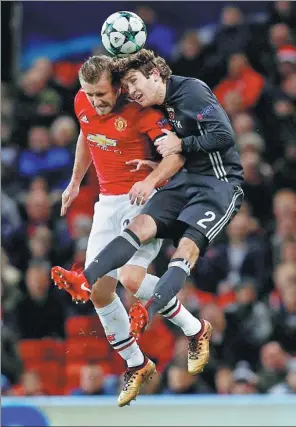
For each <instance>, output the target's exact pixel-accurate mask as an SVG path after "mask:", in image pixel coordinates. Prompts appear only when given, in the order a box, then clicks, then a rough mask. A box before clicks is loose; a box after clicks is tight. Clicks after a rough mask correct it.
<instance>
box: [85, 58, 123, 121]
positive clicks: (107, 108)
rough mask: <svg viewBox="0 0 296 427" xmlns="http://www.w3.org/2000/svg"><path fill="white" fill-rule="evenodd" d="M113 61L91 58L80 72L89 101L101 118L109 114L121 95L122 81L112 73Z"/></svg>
mask: <svg viewBox="0 0 296 427" xmlns="http://www.w3.org/2000/svg"><path fill="white" fill-rule="evenodd" d="M111 67H112V59H111V58H109V57H108V56H105V55H96V56H91V57H90V58H89V59H88V60H87V61H85V62H84V64H83V65H82V66H81V68H80V70H79V80H80V84H81V87H82V89H83V90H84V92H85V94H86V96H87V98H88V100H89V101H90V102H91V104H92V105H93V106H94V108H95V109H96V111H97V113H98V114H100V115H101V116H105V115H106V114H109V113H110V112H111V111H112V110H113V108H114V106H115V104H116V102H117V99H118V97H119V95H120V93H121V89H120V81H119V80H116V75H115V74H112V72H111Z"/></svg>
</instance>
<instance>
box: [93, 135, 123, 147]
mask: <svg viewBox="0 0 296 427" xmlns="http://www.w3.org/2000/svg"><path fill="white" fill-rule="evenodd" d="M87 139H88V141H90V142H92V143H94V144H95V145H96V146H97V147H116V145H117V140H116V139H110V138H107V136H106V135H100V134H93V133H89V134H88V135H87ZM92 145H93V144H92Z"/></svg>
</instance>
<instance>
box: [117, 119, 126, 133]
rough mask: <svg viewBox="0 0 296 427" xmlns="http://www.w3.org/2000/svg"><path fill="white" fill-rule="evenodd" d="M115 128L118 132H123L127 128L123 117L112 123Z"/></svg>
mask: <svg viewBox="0 0 296 427" xmlns="http://www.w3.org/2000/svg"><path fill="white" fill-rule="evenodd" d="M114 124H115V128H116V130H118V132H123V131H124V130H125V129H126V128H127V121H126V120H125V119H124V118H123V117H117V119H115V121H114Z"/></svg>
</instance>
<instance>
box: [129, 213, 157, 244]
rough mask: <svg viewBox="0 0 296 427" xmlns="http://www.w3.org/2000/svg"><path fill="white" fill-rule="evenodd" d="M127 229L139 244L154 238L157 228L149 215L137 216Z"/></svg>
mask: <svg viewBox="0 0 296 427" xmlns="http://www.w3.org/2000/svg"><path fill="white" fill-rule="evenodd" d="M128 229H129V230H131V231H132V232H133V233H135V235H136V236H137V237H138V238H139V239H140V241H141V243H143V242H146V241H147V240H149V239H152V238H153V237H155V236H156V233H157V226H156V223H155V221H154V219H153V218H152V217H151V216H150V215H145V214H143V215H138V216H137V217H135V218H134V219H133V220H132V221H131V223H130V225H129V226H128Z"/></svg>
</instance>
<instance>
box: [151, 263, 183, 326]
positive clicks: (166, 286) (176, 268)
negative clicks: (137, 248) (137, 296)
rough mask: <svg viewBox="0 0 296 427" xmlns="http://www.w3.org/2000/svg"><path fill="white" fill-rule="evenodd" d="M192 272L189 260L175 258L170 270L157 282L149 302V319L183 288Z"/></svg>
mask: <svg viewBox="0 0 296 427" xmlns="http://www.w3.org/2000/svg"><path fill="white" fill-rule="evenodd" d="M189 274H190V265H189V262H188V261H186V260H185V259H182V258H174V259H172V260H171V262H170V263H169V268H168V270H167V271H166V272H165V273H164V275H163V276H161V278H160V279H159V281H158V282H157V285H156V287H155V289H154V292H153V294H152V296H151V298H150V300H149V301H148V302H147V305H146V308H147V310H148V314H149V319H152V317H153V316H154V315H155V314H156V313H158V311H159V310H161V309H162V308H163V307H164V306H165V305H167V304H168V303H169V301H170V300H171V299H172V298H173V297H174V296H176V295H177V293H178V292H179V291H180V290H181V289H182V288H183V286H184V284H185V281H186V279H187V277H188V276H189Z"/></svg>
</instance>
